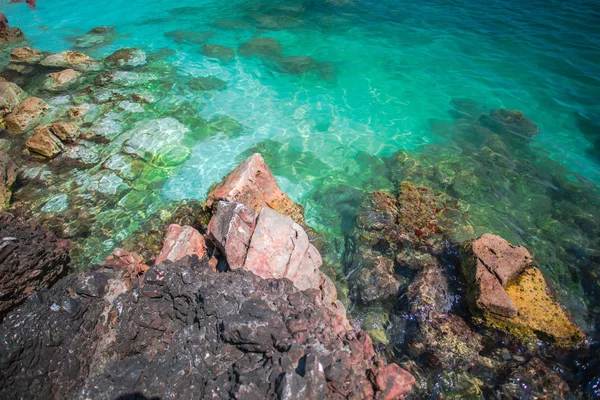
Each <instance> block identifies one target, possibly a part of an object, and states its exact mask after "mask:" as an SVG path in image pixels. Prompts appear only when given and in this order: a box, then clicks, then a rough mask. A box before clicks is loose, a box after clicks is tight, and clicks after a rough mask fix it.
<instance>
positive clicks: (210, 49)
mask: <svg viewBox="0 0 600 400" xmlns="http://www.w3.org/2000/svg"><path fill="white" fill-rule="evenodd" d="M201 53H202V54H204V55H205V56H206V57H210V58H216V59H217V60H219V61H221V62H223V63H229V62H231V61H233V60H234V59H235V51H234V50H233V49H230V48H229V47H225V46H221V45H219V44H205V45H203V46H202V48H201Z"/></svg>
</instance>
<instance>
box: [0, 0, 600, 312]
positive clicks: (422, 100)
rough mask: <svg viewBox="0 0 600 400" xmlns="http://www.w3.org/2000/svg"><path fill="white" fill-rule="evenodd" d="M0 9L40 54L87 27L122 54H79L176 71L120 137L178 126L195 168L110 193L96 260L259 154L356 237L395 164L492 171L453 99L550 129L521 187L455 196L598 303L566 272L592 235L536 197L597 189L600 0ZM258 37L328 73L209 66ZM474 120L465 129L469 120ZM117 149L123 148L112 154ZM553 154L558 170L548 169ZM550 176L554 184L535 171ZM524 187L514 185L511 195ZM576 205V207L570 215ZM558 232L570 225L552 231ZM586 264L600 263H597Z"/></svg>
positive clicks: (67, 2) (241, 62)
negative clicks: (230, 126)
mask: <svg viewBox="0 0 600 400" xmlns="http://www.w3.org/2000/svg"><path fill="white" fill-rule="evenodd" d="M0 6H1V7H2V10H3V12H5V13H6V14H7V15H8V17H9V19H10V21H11V24H12V25H15V26H19V27H21V28H22V29H23V30H24V32H25V34H26V36H27V37H28V38H29V39H30V40H31V42H32V43H33V45H34V46H35V47H36V48H39V49H41V50H45V51H52V52H58V51H62V50H66V49H70V48H72V47H73V46H74V45H75V38H76V37H80V36H81V35H83V34H84V33H85V32H87V31H88V30H89V29H92V28H94V27H97V26H101V25H104V26H106V25H114V27H115V30H116V33H117V36H116V37H115V40H114V41H112V42H111V43H109V44H106V45H103V46H98V47H94V48H89V49H83V51H84V52H86V53H88V54H90V55H91V56H94V57H103V56H106V55H109V54H111V53H112V52H113V51H115V50H117V49H119V48H123V47H139V48H141V49H144V50H146V51H147V52H149V53H152V52H162V53H163V54H166V55H167V57H166V58H165V60H166V64H167V65H168V67H164V66H163V67H164V68H165V70H168V71H169V74H170V75H169V76H168V84H167V85H163V86H162V87H158V86H159V85H157V84H147V85H145V86H144V90H146V91H148V92H150V93H151V94H152V95H153V96H154V97H155V98H156V102H155V103H154V104H153V105H151V106H148V107H146V113H141V114H140V115H138V116H133V117H131V116H127V117H120V118H123V121H122V125H123V127H122V130H123V131H127V132H130V131H128V129H130V128H131V127H133V126H137V125H135V124H138V123H140V121H141V123H142V124H143V122H144V121H147V120H154V119H157V118H159V117H173V118H175V119H177V120H178V121H179V122H180V123H181V124H182V125H184V126H185V127H186V128H185V129H189V130H190V132H191V136H193V137H194V140H188V141H186V142H185V146H187V147H188V148H189V149H190V151H191V153H190V156H189V158H188V159H187V160H186V161H185V162H184V163H183V164H181V165H178V166H176V167H170V168H164V169H163V171H162V172H159V173H156V174H157V175H160V176H161V179H157V181H159V182H160V184H156V185H153V184H152V182H153V179H154V178H152V177H150V178H148V176H147V174H146V175H144V177H145V178H146V179H147V181H144V182H142V183H139V182H138V183H136V184H135V185H132V186H135V187H134V190H132V191H129V192H127V194H126V195H125V194H122V193H121V194H114V196H115V199H114V202H117V201H118V207H116V208H113V207H108V206H107V207H106V208H108V209H106V208H102V207H100V208H99V209H95V210H93V211H91V212H99V213H101V214H102V220H103V223H104V224H105V225H103V226H102V229H101V231H102V235H99V236H97V237H92V238H91V239H89V240H88V242H87V246H89V248H90V250H91V252H93V253H94V254H97V255H98V256H97V259H102V258H103V257H104V256H105V255H106V254H107V253H109V252H110V250H111V249H112V248H114V247H115V246H116V245H118V244H119V243H120V241H122V240H123V239H124V238H126V237H127V236H128V235H129V234H130V233H131V232H133V231H135V230H136V229H137V228H138V227H139V226H141V223H142V222H141V221H142V220H143V219H144V218H146V217H147V216H148V215H150V213H151V211H152V212H153V211H155V210H157V209H159V208H160V206H161V205H163V204H164V203H165V202H166V201H168V200H178V199H189V198H196V199H202V198H203V197H204V196H205V195H206V192H207V190H208V188H209V187H210V186H211V185H212V184H214V183H215V182H218V181H219V180H220V179H221V178H222V177H223V176H224V175H225V174H226V173H227V172H228V171H230V170H231V169H232V168H233V167H234V166H235V165H236V164H237V163H239V161H241V159H242V158H243V157H244V156H246V155H248V152H249V151H250V150H260V151H261V153H263V154H264V155H265V157H266V158H267V161H268V162H269V163H270V164H271V165H272V167H273V169H274V172H275V173H276V175H277V177H278V179H279V181H280V183H281V185H282V187H283V189H284V190H285V191H286V192H287V193H288V194H289V195H290V196H291V197H292V198H294V199H295V200H296V201H298V202H299V203H301V204H303V205H304V206H305V208H306V212H307V219H308V221H309V223H310V224H311V225H313V226H314V227H316V228H317V229H319V230H321V231H324V232H327V233H329V234H330V238H331V240H332V241H335V240H337V239H339V238H341V237H342V236H343V235H344V234H346V233H348V230H349V229H350V227H351V223H349V222H348V220H349V219H350V220H351V218H352V213H353V211H354V210H355V208H356V203H357V201H358V200H357V196H356V195H355V194H354V193H355V192H354V190H357V191H359V192H360V191H363V190H378V189H387V190H394V189H395V187H396V185H397V183H398V182H396V181H395V180H394V179H391V178H390V175H394V174H393V172H391V171H390V168H389V165H388V166H387V167H386V161H385V159H386V157H390V156H392V155H393V154H394V153H396V152H397V151H399V150H406V151H407V152H408V154H409V155H410V156H411V157H421V162H423V163H424V164H427V165H432V164H438V163H439V164H443V163H447V165H449V166H450V167H451V169H453V171H454V172H456V171H458V170H460V169H461V168H462V167H464V168H465V169H466V170H474V169H479V170H480V169H482V168H485V169H489V170H490V171H492V170H494V168H495V167H494V165H489V164H485V163H483V164H482V163H481V162H480V161H477V162H476V163H473V162H472V161H473V160H474V159H476V158H477V157H476V155H473V154H470V153H469V151H472V149H469V143H471V142H473V143H476V142H477V136H476V135H475V136H473V135H472V133H469V132H466V131H465V129H462V128H461V127H463V126H464V124H463V122H464V121H463V122H460V121H458V120H457V119H456V118H453V117H456V110H457V109H458V110H459V111H461V112H463V113H464V112H465V108H464V107H462V108H461V106H458V107H457V106H456V104H457V103H456V101H455V100H453V99H469V100H471V101H472V102H473V103H474V104H476V105H477V106H476V107H471V111H472V110H473V109H474V108H478V109H480V110H481V111H480V112H481V113H487V112H489V111H490V110H492V109H499V108H507V109H515V110H521V111H523V112H524V114H525V115H526V116H527V117H528V118H530V119H531V120H533V121H534V122H535V123H536V124H537V126H538V127H539V129H540V133H539V134H537V135H535V136H533V139H532V141H531V142H527V143H526V144H521V145H520V146H521V147H527V151H525V152H520V153H518V154H513V156H514V157H516V158H517V159H519V160H520V161H521V162H522V163H521V164H518V165H517V167H516V169H514V170H512V171H511V173H512V174H513V175H512V176H508V174H506V173H504V172H503V173H502V174H501V175H502V176H503V179H506V180H499V178H496V177H494V176H493V174H492V173H489V174H488V173H487V172H486V173H484V174H483V175H486V176H489V180H490V181H494V180H495V182H502V184H500V185H494V184H490V185H487V186H485V189H482V191H481V193H479V194H478V193H477V191H476V190H474V194H473V193H472V194H471V195H470V196H466V195H465V196H463V197H460V196H458V197H459V198H460V199H461V200H463V201H466V202H467V203H468V206H467V208H468V209H469V211H470V212H472V213H473V225H474V226H475V227H474V229H473V231H472V235H475V234H479V233H483V232H485V231H492V232H495V233H499V234H502V235H503V236H505V237H507V239H509V240H511V241H513V242H515V243H524V244H527V245H528V246H529V247H530V248H532V251H533V252H534V253H536V256H538V257H539V259H540V261H541V262H542V263H543V264H544V268H545V272H546V273H547V274H549V275H550V276H551V277H552V278H553V280H554V281H555V282H558V283H559V285H560V287H562V288H563V290H564V291H565V292H567V297H568V293H576V294H577V296H576V297H577V298H579V300H573V302H574V303H573V304H572V307H573V308H574V309H576V310H580V309H582V307H587V306H588V304H587V303H585V301H583V300H581V297H584V296H585V290H584V289H583V288H582V287H581V285H580V282H579V281H578V279H580V278H573V276H572V271H571V270H569V268H571V267H570V266H569V265H568V264H569V263H570V259H569V257H571V256H569V254H571V253H572V252H571V253H570V250H568V249H567V247H568V244H565V241H561V240H562V239H564V238H565V237H566V235H571V236H570V237H571V238H572V240H573V241H574V242H577V249H576V252H577V251H579V250H581V251H582V252H583V253H585V254H586V257H587V255H588V254H593V253H594V252H597V251H598V247H597V245H598V242H597V241H594V239H590V238H589V237H587V236H586V234H587V233H591V232H587V229H588V228H587V227H586V226H584V225H583V224H582V223H581V219H579V220H578V219H569V220H567V219H566V218H561V217H556V218H554V219H552V218H549V219H548V222H547V223H546V222H540V221H539V220H540V219H543V218H545V216H544V215H545V214H549V211H550V210H552V209H554V208H556V207H557V206H558V205H557V203H556V202H554V203H553V202H551V201H550V202H549V201H546V200H549V196H550V195H549V194H548V193H547V192H541V191H535V190H534V189H532V187H538V186H544V185H546V186H552V185H555V182H553V180H554V176H553V173H555V174H557V175H560V176H561V177H568V179H571V180H572V181H576V182H580V184H581V185H582V187H585V188H586V190H587V191H593V190H595V189H594V186H595V185H597V184H599V183H600V168H599V164H598V149H597V148H594V147H593V141H594V140H598V136H597V134H596V133H595V129H596V128H595V127H597V126H598V125H599V124H600V106H599V104H600V102H599V101H598V100H599V99H600V29H599V28H598V25H597V21H599V20H600V11H599V10H600V8H599V7H598V6H597V4H594V3H593V2H583V1H577V2H559V1H543V2H542V1H534V2H526V3H523V2H515V1H509V0H505V1H494V2H486V3H473V2H467V1H430V2H420V1H408V2H376V1H329V2H328V1H293V2H290V1H285V2H283V1H281V2H277V1H269V2H248V1H237V0H236V1H229V2H222V1H189V0H184V1H180V2H177V3H174V2H171V1H163V0H161V1H152V2H149V1H141V0H130V1H111V2H108V3H102V2H101V3H97V2H78V1H73V0H57V1H52V2H50V1H45V0H40V1H39V3H38V8H37V9H35V10H29V9H27V7H26V6H25V5H24V4H8V2H7V1H6V0H3V1H0ZM174 30H184V31H188V32H195V33H196V34H195V36H193V39H192V40H191V41H190V40H189V39H188V40H180V41H177V40H174V37H173V35H172V34H169V32H172V31H174ZM165 34H167V35H165ZM255 37H268V38H273V39H276V40H278V41H279V43H280V44H281V46H282V49H283V55H284V56H309V57H312V58H313V59H314V60H316V61H317V62H318V63H320V64H319V68H318V70H317V71H315V72H311V73H307V74H303V75H295V74H290V73H286V72H285V71H284V70H283V69H282V67H281V66H280V65H278V64H277V63H274V62H271V61H270V60H264V59H262V60H261V59H260V58H244V57H241V56H239V55H238V54H236V56H235V58H234V59H233V61H231V62H228V63H223V62H220V61H218V60H216V59H214V58H209V57H206V56H204V55H203V54H201V52H200V48H201V45H202V43H201V42H207V43H212V44H219V45H222V46H227V47H229V48H231V49H234V50H237V49H238V48H239V46H240V45H241V44H242V43H244V42H246V41H248V40H249V39H251V38H255ZM165 49H168V50H170V51H171V52H170V53H165V52H164V50H165ZM158 74H159V75H160V72H158ZM207 75H212V76H215V77H217V78H219V79H222V80H223V81H225V82H226V88H225V89H224V90H218V91H209V92H203V91H197V90H194V88H193V87H192V86H190V84H189V83H190V79H191V77H202V76H207ZM160 76H161V77H162V75H160ZM453 110H454V111H455V112H454V114H451V111H453ZM471 111H466V112H467V114H468V113H469V112H471ZM121 114H122V113H121ZM196 115H199V116H200V117H201V118H202V119H203V120H204V121H210V120H211V119H213V118H215V117H217V116H220V115H221V116H222V115H227V116H229V117H231V118H233V119H235V120H236V121H237V122H238V123H239V124H241V126H242V127H243V130H241V132H240V131H239V130H236V133H234V134H231V133H228V132H219V130H218V129H217V130H213V131H211V132H210V133H207V131H206V127H205V126H204V125H202V124H198V123H197V122H196V120H195V116H196ZM463 117H464V114H463ZM476 117H477V116H476V115H473V116H472V118H471V119H469V118H466V121H467V123H472V122H473V119H476ZM463 119H465V118H463ZM457 121H458V122H457ZM469 121H471V122H469ZM582 121H584V122H582ZM586 121H587V122H586ZM94 123H96V124H98V122H97V121H95V122H94ZM461 124H463V125H461ZM594 124H595V125H594ZM109 125H110V123H109ZM111 126H112V125H111ZM590 126H591V128H590ZM594 126H595V127H594ZM586 127H588V128H587V129H586ZM182 129H183V128H182ZM175 130H177V129H175ZM168 132H172V131H168ZM115 135H117V136H118V135H119V134H118V133H116V134H115ZM586 135H587V136H586ZM188 136H190V135H188ZM123 140H125V139H124V138H122V139H117V143H118V144H117V145H114V146H113V147H115V148H117V151H118V146H120V144H121V143H122V141H123ZM431 145H440V146H441V147H440V148H438V149H443V150H440V151H436V150H435V148H433V149H432V148H431ZM103 151H104V153H103V155H107V154H108V153H107V151H106V150H103ZM547 158H549V159H552V160H555V161H557V162H558V163H559V164H556V165H555V164H549V163H548V161H547ZM525 162H531V164H524V163H525ZM560 165H562V166H564V168H565V169H564V170H561V169H560V168H559V166H560ZM397 168H400V167H397ZM392 169H393V168H392ZM548 169H550V170H551V171H549V172H550V173H549V174H547V175H545V176H543V177H541V174H540V173H538V172H539V171H546V172H548ZM538 170H539V171H538ZM502 171H504V170H502ZM532 171H534V172H532ZM536 171H537V172H536ZM432 174H433V173H432ZM432 174H430V175H432ZM422 175H423V174H422ZM424 175H427V174H424ZM578 177H579V178H578ZM405 178H407V179H416V180H420V182H419V183H426V184H430V185H433V186H434V187H435V188H436V189H439V190H442V189H445V187H444V186H443V184H441V183H440V182H442V181H443V179H442V180H439V179H438V180H436V179H433V178H431V177H426V176H425V177H424V176H421V175H419V174H408V173H407V175H406V177H405ZM481 179H482V178H481V176H480V177H479V181H481ZM518 179H521V181H519V182H518V184H517V185H515V186H516V187H515V186H512V187H508V186H507V185H506V184H505V183H506V182H511V181H515V180H518ZM582 179H583V180H582ZM530 186H531V187H530ZM67 187H69V188H70V186H67ZM65 190H66V189H65ZM503 191H506V193H504V192H503ZM540 193H541V194H540ZM573 193H577V192H576V191H575V192H572V193H570V194H569V195H568V196H566V197H567V202H568V203H569V204H573V202H572V201H570V196H575V195H574V194H573ZM118 196H124V197H123V198H120V197H118ZM536 196H537V197H536ZM53 199H55V202H56V201H57V200H56V198H55V197H53ZM531 199H534V200H535V204H530V203H529V200H531ZM58 200H60V199H58ZM44 204H46V203H45V201H44ZM52 204H54V203H51V205H52ZM109 204H112V203H110V202H109ZM42 205H43V204H42ZM49 207H50V206H49ZM578 207H579V208H578V210H580V211H581V210H583V212H587V214H588V215H586V221H592V222H598V216H597V215H595V214H594V213H595V211H596V210H597V209H596V208H591V207H590V208H587V209H586V206H585V205H583V206H582V205H579V206H578ZM49 209H52V208H51V207H50V208H48V207H47V208H46V210H49ZM59 209H60V208H59ZM580 211H578V212H580ZM557 212H558V213H559V214H560V213H561V212H562V211H560V210H559V211H557ZM107 220H108V221H111V222H110V223H106V221H107ZM556 221H558V222H556ZM555 223H557V224H559V225H560V227H561V229H555V228H553V225H552V224H555ZM553 229H554V232H553ZM561 237H562V238H561ZM336 238H337V239H336ZM559 239H560V240H559ZM339 242H342V240H341V239H339ZM569 246H570V245H569ZM569 249H570V247H569ZM338 250H339V253H342V252H343V249H340V248H338ZM578 254H579V253H578ZM337 256H338V257H340V254H338V255H337ZM334 258H335V257H334ZM588 258H589V257H588ZM591 259H592V260H596V259H597V258H593V257H592V258H591ZM577 268H579V267H577ZM585 268H591V269H592V270H597V268H598V266H597V265H596V264H595V261H592V265H591V266H590V264H589V263H588V264H585ZM583 303H585V304H584V305H582V304H583ZM581 313H582V315H583V314H585V311H581Z"/></svg>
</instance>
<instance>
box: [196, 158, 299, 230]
mask: <svg viewBox="0 0 600 400" xmlns="http://www.w3.org/2000/svg"><path fill="white" fill-rule="evenodd" d="M220 200H224V201H228V202H238V203H243V204H245V205H247V206H248V207H251V208H253V209H254V211H256V212H260V210H261V209H262V208H263V207H270V208H272V209H273V210H275V211H277V212H279V213H281V214H284V215H287V216H289V217H291V218H292V219H293V220H294V221H296V222H297V223H300V224H301V223H304V210H303V209H302V207H301V206H299V205H298V204H295V203H294V202H293V201H292V200H291V199H290V198H289V197H288V196H287V195H286V194H285V193H283V192H282V191H281V189H280V188H279V185H278V184H277V181H276V180H275V177H274V176H273V173H272V172H271V170H270V169H269V167H268V166H267V165H266V164H265V160H264V159H263V158H262V156H261V155H260V154H258V153H256V154H253V155H252V156H251V157H250V158H248V159H247V160H245V161H244V162H243V163H241V164H240V165H239V166H238V167H237V168H236V169H234V170H233V171H232V172H231V173H230V174H229V175H227V176H226V177H225V179H223V181H222V182H221V183H219V184H218V185H217V186H216V187H215V188H214V189H213V190H212V191H211V192H210V193H209V194H208V198H207V200H206V205H207V206H208V207H213V206H215V205H216V204H217V202H218V201H220Z"/></svg>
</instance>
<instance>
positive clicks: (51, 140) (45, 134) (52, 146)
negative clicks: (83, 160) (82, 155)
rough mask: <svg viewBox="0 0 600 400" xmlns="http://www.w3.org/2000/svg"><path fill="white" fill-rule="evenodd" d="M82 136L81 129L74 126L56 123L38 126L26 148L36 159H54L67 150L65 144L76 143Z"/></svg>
mask: <svg viewBox="0 0 600 400" xmlns="http://www.w3.org/2000/svg"><path fill="white" fill-rule="evenodd" d="M80 134H81V131H80V130H79V127H78V126H77V125H74V124H68V123H63V122H55V123H53V124H51V125H47V126H43V125H38V126H37V127H36V128H35V130H34V134H33V136H31V137H30V138H29V139H28V140H27V142H26V143H25V147H26V148H27V151H28V152H29V154H31V155H32V156H34V157H42V158H54V157H56V156H57V155H58V154H60V153H61V152H63V151H64V150H65V143H74V142H75V141H76V140H77V138H79V136H80Z"/></svg>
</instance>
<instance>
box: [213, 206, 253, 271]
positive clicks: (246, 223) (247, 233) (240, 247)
mask: <svg viewBox="0 0 600 400" xmlns="http://www.w3.org/2000/svg"><path fill="white" fill-rule="evenodd" d="M255 225H256V212H255V211H254V210H253V209H252V208H250V207H248V206H246V205H244V204H242V203H227V202H224V201H220V202H219V204H218V206H217V212H216V213H215V215H214V216H213V217H212V219H211V220H210V222H209V223H208V232H207V238H208V240H210V241H211V242H212V243H213V244H214V245H215V246H216V247H217V248H218V249H219V250H221V253H223V254H225V257H226V258H227V263H228V264H229V267H230V268H231V269H238V268H242V267H243V266H244V262H245V261H246V255H247V254H248V247H249V246H250V238H251V237H252V233H253V232H254V227H255Z"/></svg>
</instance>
